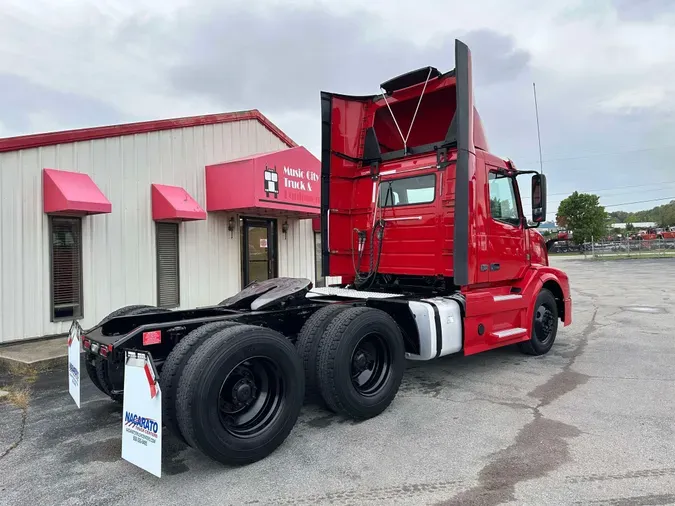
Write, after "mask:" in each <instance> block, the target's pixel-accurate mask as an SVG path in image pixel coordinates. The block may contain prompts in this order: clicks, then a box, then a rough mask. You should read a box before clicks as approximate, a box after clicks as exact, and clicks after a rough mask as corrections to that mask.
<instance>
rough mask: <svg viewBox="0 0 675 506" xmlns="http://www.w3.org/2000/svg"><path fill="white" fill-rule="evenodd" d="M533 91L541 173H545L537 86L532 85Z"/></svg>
mask: <svg viewBox="0 0 675 506" xmlns="http://www.w3.org/2000/svg"><path fill="white" fill-rule="evenodd" d="M532 91H534V113H535V115H536V116H537V140H538V141H539V173H540V174H543V173H544V162H543V161H542V159H541V133H540V131H539V107H538V106H537V85H536V84H535V83H532Z"/></svg>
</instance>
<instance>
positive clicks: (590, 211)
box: [556, 192, 607, 244]
mask: <svg viewBox="0 0 675 506" xmlns="http://www.w3.org/2000/svg"><path fill="white" fill-rule="evenodd" d="M606 220H607V213H606V212H605V208H604V207H603V206H601V205H600V197H599V196H597V195H593V194H590V193H579V192H574V193H573V194H572V195H570V196H569V197H567V198H566V199H564V200H563V201H562V202H560V205H559V206H558V213H557V215H556V222H557V223H558V225H560V226H563V227H565V228H567V229H568V230H570V231H572V239H573V240H574V242H575V243H577V244H582V243H583V242H585V241H590V240H591V238H594V239H600V238H601V237H603V236H605V235H606V234H607V226H606Z"/></svg>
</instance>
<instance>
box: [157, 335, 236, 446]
mask: <svg viewBox="0 0 675 506" xmlns="http://www.w3.org/2000/svg"><path fill="white" fill-rule="evenodd" d="M233 325H238V323H236V322H214V323H207V324H206V325H202V326H201V327H198V328H196V329H195V330H193V331H192V332H190V333H189V334H187V335H186V336H184V337H183V338H182V339H181V340H180V341H179V342H178V344H177V345H176V346H175V347H174V349H173V350H171V353H169V356H168V357H167V358H166V361H165V362H164V365H163V366H162V372H161V374H160V377H159V385H160V387H161V389H162V403H163V409H162V421H163V422H164V425H165V426H166V427H167V429H169V432H171V433H172V434H173V435H174V436H176V437H177V438H178V439H180V440H181V441H182V442H183V443H186V444H187V441H185V438H184V437H183V435H182V434H181V432H180V427H178V420H177V419H176V394H177V392H178V383H179V381H180V377H181V374H182V373H183V371H184V370H185V366H186V365H187V363H188V360H189V359H190V357H191V356H192V355H193V354H194V352H195V350H197V348H198V347H199V345H200V344H202V342H204V341H205V340H206V339H208V338H209V337H211V336H213V335H214V334H215V333H216V332H218V331H219V330H222V329H224V328H227V327H231V326H233Z"/></svg>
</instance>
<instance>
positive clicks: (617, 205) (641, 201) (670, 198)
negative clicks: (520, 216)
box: [546, 197, 675, 216]
mask: <svg viewBox="0 0 675 506" xmlns="http://www.w3.org/2000/svg"><path fill="white" fill-rule="evenodd" d="M663 200H675V197H663V198H660V199H649V200H635V201H633V202H621V203H620V204H609V205H606V206H603V207H619V206H630V205H632V204H644V203H646V202H661V201H663ZM640 211H650V209H640ZM628 212H639V211H628ZM557 213H558V211H557V210H556V211H549V212H548V213H546V216H550V215H556V214H557Z"/></svg>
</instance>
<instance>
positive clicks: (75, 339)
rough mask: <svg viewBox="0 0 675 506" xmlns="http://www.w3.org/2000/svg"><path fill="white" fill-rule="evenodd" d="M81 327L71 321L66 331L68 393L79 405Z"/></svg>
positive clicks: (78, 405)
mask: <svg viewBox="0 0 675 506" xmlns="http://www.w3.org/2000/svg"><path fill="white" fill-rule="evenodd" d="M81 337H82V327H80V324H79V323H77V321H73V323H72V325H71V326H70V330H69V331H68V393H69V394H70V396H71V397H72V398H73V400H74V401H75V404H77V407H78V408H79V407H80V380H81V376H80V351H81V350H82V344H81V343H82V339H81Z"/></svg>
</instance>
